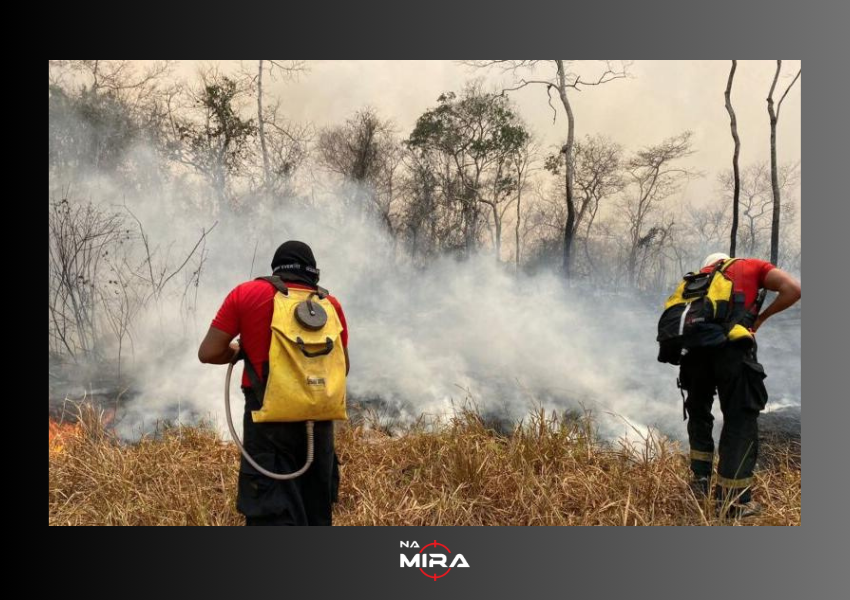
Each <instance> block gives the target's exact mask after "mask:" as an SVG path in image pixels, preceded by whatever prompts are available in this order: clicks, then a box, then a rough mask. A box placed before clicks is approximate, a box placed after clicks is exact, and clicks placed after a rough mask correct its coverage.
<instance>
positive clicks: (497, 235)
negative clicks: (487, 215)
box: [491, 202, 502, 263]
mask: <svg viewBox="0 0 850 600" xmlns="http://www.w3.org/2000/svg"><path fill="white" fill-rule="evenodd" d="M491 207H492V208H493V225H494V230H495V231H494V235H493V245H494V246H495V247H496V262H497V263H498V262H501V261H502V218H501V217H500V216H499V210H498V205H497V204H496V203H495V202H494V203H493V204H492V205H491Z"/></svg>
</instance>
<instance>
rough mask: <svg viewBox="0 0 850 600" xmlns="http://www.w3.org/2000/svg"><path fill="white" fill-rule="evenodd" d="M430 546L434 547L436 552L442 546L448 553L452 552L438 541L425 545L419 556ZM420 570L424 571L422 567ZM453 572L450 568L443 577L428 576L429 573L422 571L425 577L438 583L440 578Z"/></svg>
mask: <svg viewBox="0 0 850 600" xmlns="http://www.w3.org/2000/svg"><path fill="white" fill-rule="evenodd" d="M428 546H434V549H435V550H436V549H437V546H442V547H443V548H445V549H446V552H451V550H449V549H448V548H447V547H446V545H445V544H441V543H440V542H438V541H437V540H434V541H433V542H431V543H430V544H425V545H424V546H422V549H421V550H420V551H419V554H422V551H423V550H425V548H427V547H428ZM419 570H420V571H422V567H419ZM451 570H452V568H451V567H449V568H448V569H446V572H445V573H443V574H442V575H428V573H426V572H425V571H422V574H423V575H424V576H425V577H428V578H430V579H433V580H434V581H437V580H438V579H439V578H440V577H445V576H446V575H448V574H449V571H451Z"/></svg>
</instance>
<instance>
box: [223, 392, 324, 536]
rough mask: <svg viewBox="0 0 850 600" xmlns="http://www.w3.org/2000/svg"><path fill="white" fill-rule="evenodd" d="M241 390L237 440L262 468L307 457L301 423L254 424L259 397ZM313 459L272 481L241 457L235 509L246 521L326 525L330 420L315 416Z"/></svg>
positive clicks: (286, 467) (283, 467)
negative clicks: (284, 478)
mask: <svg viewBox="0 0 850 600" xmlns="http://www.w3.org/2000/svg"><path fill="white" fill-rule="evenodd" d="M243 392H244V393H245V415H244V418H243V420H242V427H243V439H242V443H243V444H244V446H245V449H246V450H247V451H248V453H249V454H250V455H251V457H252V458H253V459H254V460H255V461H257V463H258V464H259V465H260V466H262V467H263V468H265V469H267V470H269V471H273V472H275V473H291V472H293V471H297V470H298V469H300V468H301V467H302V466H304V463H305V462H306V460H307V431H306V426H305V424H304V423H254V420H253V419H252V417H251V411H252V410H259V408H260V401H259V400H258V399H257V398H256V396H255V394H254V393H253V391H252V390H251V388H243ZM313 434H314V448H315V453H314V456H313V463H312V464H311V465H310V468H309V469H307V471H306V472H305V473H304V474H303V475H301V476H300V477H297V478H295V479H290V480H288V481H278V480H276V479H271V478H270V477H266V476H265V475H263V474H262V473H259V472H258V471H257V470H256V469H255V468H254V467H253V466H251V464H250V463H248V461H246V460H245V458H244V457H242V462H241V464H240V468H239V490H238V493H237V497H236V508H237V509H238V510H239V512H241V513H242V514H243V515H245V524H246V525H331V524H332V521H333V503H334V502H336V499H337V492H338V489H339V461H338V460H337V456H336V453H335V452H334V425H333V421H316V423H315V427H314V432H313Z"/></svg>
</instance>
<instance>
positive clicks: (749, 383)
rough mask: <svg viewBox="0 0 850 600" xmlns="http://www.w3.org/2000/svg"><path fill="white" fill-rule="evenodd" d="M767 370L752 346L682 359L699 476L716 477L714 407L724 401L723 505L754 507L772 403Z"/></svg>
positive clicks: (695, 470) (690, 435)
mask: <svg viewBox="0 0 850 600" xmlns="http://www.w3.org/2000/svg"><path fill="white" fill-rule="evenodd" d="M764 378H765V373H764V368H763V367H762V366H761V364H759V362H758V360H757V358H756V348H755V346H754V345H753V344H752V343H750V342H747V341H744V342H739V343H729V344H727V345H726V346H723V347H722V348H711V349H706V348H699V349H695V350H691V351H690V352H689V353H688V354H686V355H685V356H684V357H683V358H682V364H681V368H680V372H679V380H680V382H681V386H682V388H683V389H684V390H686V391H687V399H686V401H685V410H686V411H687V415H688V440H689V442H690V449H691V471H692V472H693V474H694V477H697V478H701V477H710V476H711V470H712V460H713V458H714V439H713V437H712V427H713V425H714V417H713V416H712V414H711V406H712V404H713V403H714V394H715V393H717V395H718V397H719V398H720V410H721V411H722V412H723V430H722V431H721V433H720V444H719V447H718V452H719V454H720V461H719V463H718V467H717V475H718V477H717V484H718V485H717V492H718V494H719V496H718V498H719V499H721V500H733V501H737V502H749V500H750V497H751V493H750V488H751V487H752V481H753V470H754V468H755V465H756V460H757V459H758V416H759V412H760V411H761V410H762V409H764V407H765V404H766V403H767V389H766V388H765V386H764Z"/></svg>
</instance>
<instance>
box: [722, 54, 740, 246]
mask: <svg viewBox="0 0 850 600" xmlns="http://www.w3.org/2000/svg"><path fill="white" fill-rule="evenodd" d="M737 68H738V61H737V60H733V61H732V67H731V68H730V69H729V79H728V80H727V81H726V92H725V94H724V96H725V98H726V112H728V113H729V126H730V128H731V129H732V141H733V142H734V143H735V150H734V151H733V153H732V176H733V180H734V184H733V185H734V187H733V191H732V231H731V232H730V241H729V256H735V253H736V251H737V248H736V246H737V242H738V199H739V198H740V193H741V174H740V172H739V170H738V157H739V156H740V155H741V138H739V137H738V119H737V118H736V117H735V109H734V108H732V81H733V80H734V79H735V71H736V70H737Z"/></svg>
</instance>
